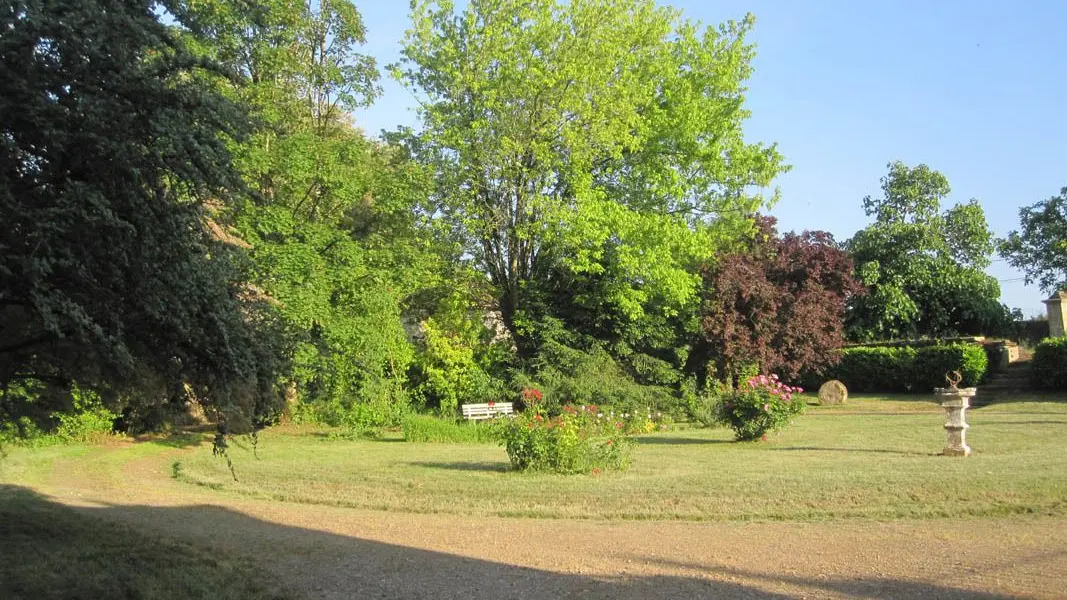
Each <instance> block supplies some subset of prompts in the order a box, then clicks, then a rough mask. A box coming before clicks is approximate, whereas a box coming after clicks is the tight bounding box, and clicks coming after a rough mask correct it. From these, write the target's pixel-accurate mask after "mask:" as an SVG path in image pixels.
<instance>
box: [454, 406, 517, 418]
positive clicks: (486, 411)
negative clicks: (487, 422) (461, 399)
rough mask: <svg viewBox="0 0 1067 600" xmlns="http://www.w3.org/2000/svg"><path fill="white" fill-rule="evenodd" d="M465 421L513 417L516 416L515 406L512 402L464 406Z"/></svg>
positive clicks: (462, 407)
mask: <svg viewBox="0 0 1067 600" xmlns="http://www.w3.org/2000/svg"><path fill="white" fill-rule="evenodd" d="M460 409H461V410H462V411H463V418H464V419H472V420H477V419H492V418H493V417H498V416H511V415H514V414H515V404H514V403H512V402H487V403H485V404H464V405H463V406H461V407H460Z"/></svg>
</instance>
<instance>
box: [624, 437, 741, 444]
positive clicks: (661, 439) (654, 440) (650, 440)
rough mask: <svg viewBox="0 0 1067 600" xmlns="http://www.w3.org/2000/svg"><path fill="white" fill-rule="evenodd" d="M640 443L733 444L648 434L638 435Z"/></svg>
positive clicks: (723, 441)
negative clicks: (644, 435)
mask: <svg viewBox="0 0 1067 600" xmlns="http://www.w3.org/2000/svg"><path fill="white" fill-rule="evenodd" d="M634 439H635V440H637V443H638V444H649V445H653V446H655V445H660V444H662V445H665V446H690V445H692V446H697V445H705V444H732V443H733V441H732V440H711V439H705V438H690V437H668V436H648V437H636V438H634Z"/></svg>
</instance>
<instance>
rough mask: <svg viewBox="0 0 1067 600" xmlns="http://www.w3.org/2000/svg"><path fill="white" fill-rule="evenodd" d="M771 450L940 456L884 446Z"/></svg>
mask: <svg viewBox="0 0 1067 600" xmlns="http://www.w3.org/2000/svg"><path fill="white" fill-rule="evenodd" d="M767 450H770V451H772V452H797V451H814V452H847V453H850V454H851V453H865V454H899V455H901V456H940V453H938V452H911V451H907V450H887V449H885V448H820V447H817V446H786V447H784V448H767Z"/></svg>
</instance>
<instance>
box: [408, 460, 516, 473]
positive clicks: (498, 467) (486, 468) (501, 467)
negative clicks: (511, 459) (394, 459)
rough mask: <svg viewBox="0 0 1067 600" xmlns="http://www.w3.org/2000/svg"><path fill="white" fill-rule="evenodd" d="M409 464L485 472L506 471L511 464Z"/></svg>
mask: <svg viewBox="0 0 1067 600" xmlns="http://www.w3.org/2000/svg"><path fill="white" fill-rule="evenodd" d="M408 464H409V465H412V466H415V467H425V468H427V469H444V470H448V471H482V472H485V473H506V472H508V471H510V470H511V466H510V464H508V463H505V462H425V461H419V462H411V463H408Z"/></svg>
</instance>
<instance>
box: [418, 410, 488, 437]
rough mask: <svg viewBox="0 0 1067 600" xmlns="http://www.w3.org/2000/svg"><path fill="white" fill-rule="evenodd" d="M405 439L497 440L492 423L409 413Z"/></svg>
mask: <svg viewBox="0 0 1067 600" xmlns="http://www.w3.org/2000/svg"><path fill="white" fill-rule="evenodd" d="M403 429H404V439H405V440H407V441H409V442H436V443H460V444H488V443H492V442H495V441H497V437H498V433H497V431H496V429H495V428H494V426H493V424H492V423H478V422H473V421H456V420H455V419H449V418H441V417H434V416H431V415H414V414H412V415H408V416H407V417H405V418H404V423H403Z"/></svg>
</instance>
